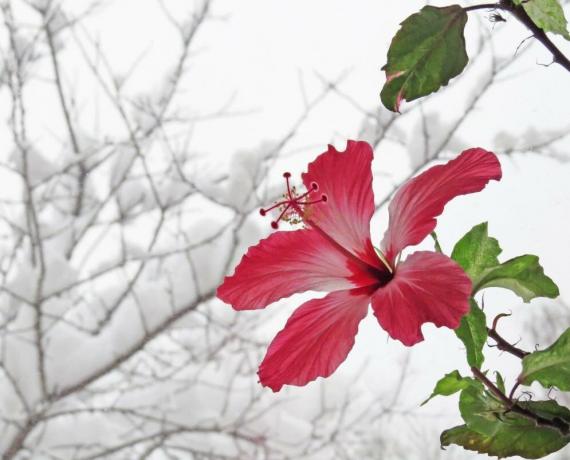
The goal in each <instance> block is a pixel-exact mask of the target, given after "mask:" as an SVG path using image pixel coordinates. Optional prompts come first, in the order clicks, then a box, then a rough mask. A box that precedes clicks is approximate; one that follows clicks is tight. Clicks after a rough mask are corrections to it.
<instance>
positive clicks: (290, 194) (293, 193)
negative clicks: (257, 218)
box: [259, 172, 328, 229]
mask: <svg viewBox="0 0 570 460" xmlns="http://www.w3.org/2000/svg"><path fill="white" fill-rule="evenodd" d="M283 177H284V178H285V181H286V183H287V193H284V194H283V200H281V201H279V202H277V203H275V204H274V205H273V206H271V207H269V208H267V209H264V208H261V209H260V210H259V214H261V215H262V216H265V215H266V214H267V213H268V212H269V211H272V210H273V209H275V208H278V209H279V211H280V214H279V217H277V219H275V220H274V221H272V222H271V227H273V228H275V229H276V228H278V227H279V221H281V220H282V221H284V222H289V223H290V224H300V223H301V222H303V218H304V217H305V215H306V212H307V206H309V205H313V204H316V203H326V202H327V200H328V197H327V195H326V194H324V193H323V194H322V195H321V197H320V198H319V199H318V200H310V197H309V195H310V194H311V193H314V192H316V191H318V190H319V185H318V184H317V183H316V182H311V188H310V190H309V191H308V192H305V193H303V194H302V195H298V194H297V190H296V188H295V186H293V187H291V185H290V184H289V178H290V177H291V173H289V172H286V173H283Z"/></svg>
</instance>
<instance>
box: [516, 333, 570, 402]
mask: <svg viewBox="0 0 570 460" xmlns="http://www.w3.org/2000/svg"><path fill="white" fill-rule="evenodd" d="M522 366H523V370H522V373H521V375H520V376H519V379H518V380H519V382H521V383H522V384H523V385H530V384H531V383H532V382H535V381H536V382H539V383H540V384H541V385H542V386H544V387H546V388H549V387H557V388H559V389H560V390H562V391H570V329H566V332H564V333H563V334H562V335H561V336H560V337H559V338H558V340H557V341H556V342H554V343H553V344H552V345H551V346H550V347H548V348H547V349H545V350H541V351H535V352H534V353H531V354H530V355H527V356H525V357H524V358H523V361H522Z"/></svg>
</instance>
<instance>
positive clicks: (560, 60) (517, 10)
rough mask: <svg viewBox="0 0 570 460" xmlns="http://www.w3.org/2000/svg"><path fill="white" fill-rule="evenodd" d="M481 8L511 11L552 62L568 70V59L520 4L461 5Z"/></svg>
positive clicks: (506, 0)
mask: <svg viewBox="0 0 570 460" xmlns="http://www.w3.org/2000/svg"><path fill="white" fill-rule="evenodd" d="M482 9H487V10H490V9H492V10H503V11H508V12H509V13H511V14H512V15H513V16H514V17H515V18H517V19H518V20H519V21H520V22H521V23H522V24H523V25H524V26H525V27H526V28H527V29H528V30H530V31H531V32H532V35H533V36H534V38H536V39H537V40H538V41H539V42H540V43H542V45H543V46H544V47H545V48H546V49H547V50H548V51H550V53H551V54H552V59H553V62H556V63H557V64H559V65H561V66H562V67H564V68H565V69H566V70H567V71H568V72H570V59H568V58H567V57H566V56H565V55H564V53H563V52H562V51H560V49H559V48H558V47H557V46H556V45H555V44H554V43H553V42H552V41H551V40H550V38H548V36H547V35H546V32H544V30H542V29H541V28H540V27H538V26H537V25H536V24H535V23H534V21H533V20H532V19H531V18H530V16H529V15H528V14H527V12H526V11H525V10H524V7H523V6H522V5H515V4H514V3H513V1H512V0H499V2H497V3H482V4H479V5H472V6H466V7H463V10H464V11H466V12H467V11H475V10H482Z"/></svg>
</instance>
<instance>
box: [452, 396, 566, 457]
mask: <svg viewBox="0 0 570 460" xmlns="http://www.w3.org/2000/svg"><path fill="white" fill-rule="evenodd" d="M463 393H469V397H470V401H471V407H470V409H471V410H472V411H473V413H471V414H469V415H468V416H467V420H466V423H467V424H466V425H462V426H457V427H455V428H451V429H450V430H446V431H444V432H443V433H442V434H441V446H442V447H445V446H448V445H450V444H457V445H459V446H462V447H464V448H465V449H468V450H473V451H476V452H479V453H484V454H489V455H490V456H497V457H499V458H503V457H510V456H514V455H519V456H521V457H523V458H541V457H544V456H546V455H548V454H551V453H553V452H556V451H558V450H560V449H562V448H563V447H564V446H565V445H566V444H568V442H569V441H570V437H568V436H567V435H566V436H564V435H563V434H561V433H560V431H558V430H556V429H554V428H551V427H543V426H537V425H536V424H535V422H534V421H533V420H529V419H527V418H524V417H522V416H520V415H517V414H515V413H513V412H512V411H507V410H506V409H505V408H504V407H502V408H501V407H500V405H499V403H498V402H497V401H496V400H494V399H493V398H492V397H491V396H489V395H488V394H485V393H486V392H480V394H479V395H477V394H476V393H477V392H476V391H475V390H474V388H469V389H467V390H464V391H463V392H462V395H461V396H462V397H463ZM466 405H467V401H465V402H464V407H463V409H462V412H461V415H462V416H463V417H464V418H466V417H465V414H464V412H465V411H466V410H467V409H466V407H465V406H466ZM519 405H520V406H521V407H523V408H524V409H526V410H528V411H531V412H533V413H534V414H536V415H539V416H540V417H542V418H544V419H548V420H557V421H559V422H560V421H562V422H566V423H570V410H568V409H567V408H565V407H563V406H560V405H559V404H558V403H557V402H556V401H552V400H551V401H530V402H519Z"/></svg>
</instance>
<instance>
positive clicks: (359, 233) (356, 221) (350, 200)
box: [303, 141, 383, 269]
mask: <svg viewBox="0 0 570 460" xmlns="http://www.w3.org/2000/svg"><path fill="white" fill-rule="evenodd" d="M372 157H373V154H372V147H370V145H368V144H367V143H366V142H357V141H348V143H347V147H346V151H345V152H343V153H341V152H338V151H337V150H336V149H335V148H334V147H333V146H331V145H329V149H328V150H327V151H326V152H325V153H323V154H321V155H319V156H318V157H317V158H316V160H315V161H313V162H312V163H310V164H309V168H308V171H307V172H306V173H305V174H303V183H304V184H305V187H306V188H307V190H310V189H311V184H312V183H313V182H316V183H317V184H318V186H319V189H318V191H317V192H315V193H314V195H315V196H320V195H322V194H325V195H326V196H327V201H326V203H318V204H316V205H313V206H311V207H310V208H309V209H308V211H309V214H308V219H309V223H313V224H316V225H317V226H318V227H319V228H320V229H321V230H322V231H324V232H325V233H326V234H327V235H328V236H329V237H331V238H332V239H333V240H334V241H336V242H337V243H338V244H340V245H341V246H343V247H344V248H346V249H347V250H348V251H350V252H351V253H353V254H354V255H356V256H357V257H359V258H360V259H361V260H363V261H364V262H366V263H368V264H369V265H372V266H373V267H377V268H382V269H383V265H382V263H381V262H380V261H379V259H378V256H377V255H376V253H375V252H374V248H373V247H372V243H371V241H370V219H371V218H372V214H374V195H373V193H372V169H371V163H372Z"/></svg>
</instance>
